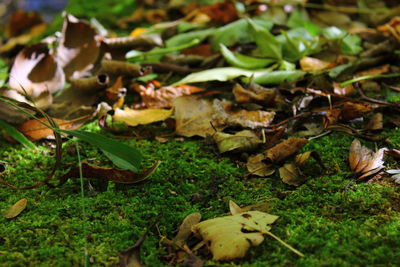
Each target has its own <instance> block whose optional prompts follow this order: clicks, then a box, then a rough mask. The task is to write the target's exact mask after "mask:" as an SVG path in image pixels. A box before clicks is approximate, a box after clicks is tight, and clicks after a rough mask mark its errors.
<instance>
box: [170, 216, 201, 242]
mask: <svg viewBox="0 0 400 267" xmlns="http://www.w3.org/2000/svg"><path fill="white" fill-rule="evenodd" d="M200 220H201V214H200V213H199V212H194V213H191V214H189V215H188V216H186V217H185V219H183V221H182V223H181V225H180V226H179V230H178V233H177V234H176V236H175V243H176V244H177V245H178V246H183V245H184V244H185V243H186V240H187V239H188V237H189V236H190V234H191V233H192V226H194V225H195V224H197V223H199V222H200Z"/></svg>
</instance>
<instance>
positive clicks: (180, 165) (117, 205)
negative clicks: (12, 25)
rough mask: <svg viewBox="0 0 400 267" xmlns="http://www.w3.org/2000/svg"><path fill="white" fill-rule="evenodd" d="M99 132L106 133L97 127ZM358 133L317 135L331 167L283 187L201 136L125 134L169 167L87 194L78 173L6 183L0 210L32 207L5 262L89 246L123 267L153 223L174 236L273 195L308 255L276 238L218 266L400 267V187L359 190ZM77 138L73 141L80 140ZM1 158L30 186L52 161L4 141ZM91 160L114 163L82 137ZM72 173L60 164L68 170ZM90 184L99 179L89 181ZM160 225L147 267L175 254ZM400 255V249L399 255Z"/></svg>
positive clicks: (7, 240) (0, 244) (59, 257)
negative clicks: (163, 138) (354, 153)
mask: <svg viewBox="0 0 400 267" xmlns="http://www.w3.org/2000/svg"><path fill="white" fill-rule="evenodd" d="M88 127H89V128H91V130H93V131H100V130H99V129H98V128H96V126H94V125H89V126H88ZM352 139H353V138H352V137H349V136H347V135H343V134H339V133H334V134H332V135H329V136H325V137H322V138H319V139H316V140H312V141H311V142H310V143H309V144H308V145H307V146H306V147H305V148H304V150H305V151H309V150H315V151H318V152H319V153H320V155H321V157H322V159H323V161H324V163H325V164H326V165H327V167H328V174H325V172H324V170H321V169H320V168H319V167H318V168H315V166H316V165H315V164H312V166H314V168H315V171H314V172H313V171H312V167H310V169H308V170H306V171H307V173H308V174H309V180H308V181H307V182H306V183H305V184H304V185H302V186H300V187H299V188H297V189H296V188H293V187H289V186H287V185H285V184H283V183H282V182H281V181H280V179H279V178H278V177H277V176H272V177H268V178H251V179H248V180H245V179H244V175H245V174H246V171H245V169H244V167H243V164H242V163H239V162H234V161H232V160H229V159H228V158H224V157H222V156H220V155H219V154H217V153H215V150H214V148H213V147H212V146H211V145H207V144H205V143H204V142H203V141H199V140H197V141H196V140H186V141H184V142H179V141H176V140H174V139H171V140H170V141H169V142H167V143H165V144H161V143H159V142H157V141H148V140H134V139H130V140H125V141H124V142H126V143H127V144H130V145H133V146H135V147H137V148H138V149H140V150H141V151H142V152H143V154H144V155H145V158H146V159H145V164H144V165H150V164H151V163H152V162H154V161H155V160H162V164H161V165H160V167H159V169H158V170H157V171H156V172H155V173H154V175H153V176H152V177H151V178H150V179H149V180H147V181H144V182H142V183H140V184H136V185H130V186H125V185H124V186H121V185H116V184H113V183H99V182H97V181H89V180H85V186H84V193H85V197H84V198H81V195H80V190H81V188H80V182H79V180H78V179H75V180H70V181H68V182H67V183H66V184H65V185H63V186H62V187H60V188H55V189H51V188H46V187H42V188H38V189H33V190H29V191H12V190H10V189H8V188H5V187H2V190H1V191H0V198H1V199H2V201H1V202H0V209H1V210H2V211H5V210H6V209H7V208H8V207H9V206H10V205H12V204H13V203H14V202H16V201H17V200H19V199H21V198H23V197H26V198H27V199H28V207H27V209H26V210H25V211H24V212H23V213H22V214H21V215H20V216H18V217H17V218H15V219H12V220H6V219H4V218H1V219H0V236H1V238H0V262H1V264H0V265H1V266H28V265H31V266H49V265H53V266H78V265H83V263H84V261H85V250H86V251H87V255H88V258H87V259H88V260H89V262H90V263H91V264H92V265H93V266H104V265H105V266H115V265H116V264H117V263H118V257H117V252H118V251H121V250H123V249H125V248H127V247H129V246H131V245H132V244H133V243H134V242H135V240H136V239H137V238H138V237H139V236H140V235H141V233H142V232H143V231H145V229H146V228H147V227H148V226H149V225H150V224H151V223H152V222H153V221H156V225H157V227H158V229H159V231H160V232H161V233H162V234H163V235H166V236H168V237H173V236H174V235H175V233H176V229H177V227H178V226H179V224H180V222H181V221H182V219H183V218H184V217H185V216H186V215H188V214H190V213H192V212H195V211H199V212H201V213H202V215H203V218H205V219H207V218H212V217H215V216H222V215H225V214H226V213H227V212H228V200H230V199H232V200H234V201H235V202H236V203H237V204H239V205H241V206H245V205H250V204H255V203H260V202H266V203H267V204H268V206H269V211H270V212H271V213H273V214H276V215H279V216H280V219H279V220H278V221H277V223H276V224H275V225H274V227H273V232H274V234H276V235H278V236H280V237H281V238H282V239H283V240H285V241H286V242H288V243H289V244H291V245H293V246H294V247H296V248H297V249H299V250H300V251H301V252H303V253H304V254H305V255H306V256H305V257H304V258H298V257H297V256H296V255H294V254H293V253H292V252H291V251H289V250H287V249H286V248H284V247H282V246H281V245H279V244H278V242H276V241H274V240H272V239H271V238H269V237H266V241H265V242H264V243H263V244H262V245H261V246H259V247H257V248H253V249H251V250H250V252H249V254H248V256H246V258H244V259H243V260H240V261H236V262H234V263H215V262H212V261H208V262H207V265H208V266H211V265H215V264H216V265H218V266H274V265H278V266H281V265H295V266H327V265H329V266H350V265H368V264H375V263H376V264H378V263H379V264H384V265H396V264H400V257H399V255H398V252H397V250H396V248H397V247H399V246H400V239H399V238H398V232H399V230H400V217H399V215H400V212H399V209H398V204H396V201H398V199H399V193H400V192H399V191H400V190H399V188H398V187H390V186H383V185H379V184H357V185H354V186H351V187H349V186H348V184H349V182H350V180H349V179H348V178H346V177H349V175H350V170H349V167H348V166H347V153H348V148H349V146H350V143H351V141H352ZM74 142H75V141H73V140H72V141H69V142H67V144H66V145H65V147H69V148H71V147H75V146H74ZM0 146H1V152H0V155H1V159H2V160H3V161H6V162H7V163H8V166H7V174H6V175H4V177H5V178H6V179H7V180H8V181H10V182H13V183H18V184H29V183H33V182H34V181H37V180H40V179H43V178H44V177H45V175H46V174H47V173H48V171H49V170H50V169H51V167H52V163H53V159H52V157H51V152H50V151H51V150H50V149H49V148H48V147H49V145H48V144H46V143H43V144H42V145H40V146H39V150H38V151H33V150H28V149H25V148H23V147H22V146H20V145H10V144H8V143H5V142H0ZM66 151H69V152H66V153H65V160H64V162H63V168H67V166H68V165H69V164H74V163H75V164H76V161H77V160H76V153H75V152H74V150H73V149H66ZM80 152H81V155H82V157H83V159H84V160H88V161H90V162H94V163H96V164H103V165H109V164H110V163H109V162H108V160H106V159H105V157H104V156H103V155H102V154H100V153H99V152H98V151H97V150H96V149H94V148H92V147H90V146H88V145H86V144H84V143H80ZM65 171H66V170H63V171H60V172H59V174H61V173H63V172H65ZM89 182H90V185H89ZM159 240H160V239H159V237H158V233H157V232H156V231H153V230H152V231H151V232H150V234H149V235H148V237H147V238H146V240H145V242H144V244H143V247H142V259H143V261H144V263H145V264H146V266H164V262H163V255H165V254H166V253H167V252H166V251H165V249H164V248H163V247H162V246H161V245H160V244H159ZM396 253H397V254H396Z"/></svg>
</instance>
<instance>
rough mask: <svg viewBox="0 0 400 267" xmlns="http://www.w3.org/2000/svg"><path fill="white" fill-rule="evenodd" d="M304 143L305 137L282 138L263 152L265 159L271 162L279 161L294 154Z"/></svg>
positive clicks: (305, 141) (305, 142)
mask: <svg viewBox="0 0 400 267" xmlns="http://www.w3.org/2000/svg"><path fill="white" fill-rule="evenodd" d="M306 144H307V139H306V138H290V139H287V140H284V141H283V142H281V143H279V144H277V145H276V146H274V147H272V148H270V149H268V150H267V151H266V152H265V155H266V157H265V160H266V161H268V162H272V163H278V162H281V161H283V160H285V159H287V158H288V157H290V156H292V155H293V154H295V153H296V152H297V151H299V150H300V149H301V148H302V147H303V146H305V145H306Z"/></svg>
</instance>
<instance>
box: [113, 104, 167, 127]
mask: <svg viewBox="0 0 400 267" xmlns="http://www.w3.org/2000/svg"><path fill="white" fill-rule="evenodd" d="M172 112H173V110H172V109H151V108H150V109H142V110H135V109H130V108H125V109H123V110H122V109H116V110H115V113H114V116H113V119H114V121H121V122H124V123H126V124H127V125H129V126H136V125H139V124H149V123H153V122H156V121H163V120H166V119H167V118H169V117H170V116H171V115H172Z"/></svg>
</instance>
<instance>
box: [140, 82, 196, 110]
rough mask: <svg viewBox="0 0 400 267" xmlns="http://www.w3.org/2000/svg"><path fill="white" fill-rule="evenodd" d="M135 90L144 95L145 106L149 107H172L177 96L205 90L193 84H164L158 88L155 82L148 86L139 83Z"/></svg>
mask: <svg viewBox="0 0 400 267" xmlns="http://www.w3.org/2000/svg"><path fill="white" fill-rule="evenodd" d="M135 90H136V92H138V93H139V94H140V96H141V97H142V101H143V104H144V106H146V107H148V108H170V107H172V102H173V101H174V100H175V98H177V97H180V96H185V95H191V94H193V93H198V92H202V91H204V89H202V88H199V87H195V86H191V85H179V86H164V87H161V88H159V89H157V90H156V88H155V86H154V84H153V83H149V84H148V85H147V86H146V87H145V86H143V85H140V84H137V85H136V86H135Z"/></svg>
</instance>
